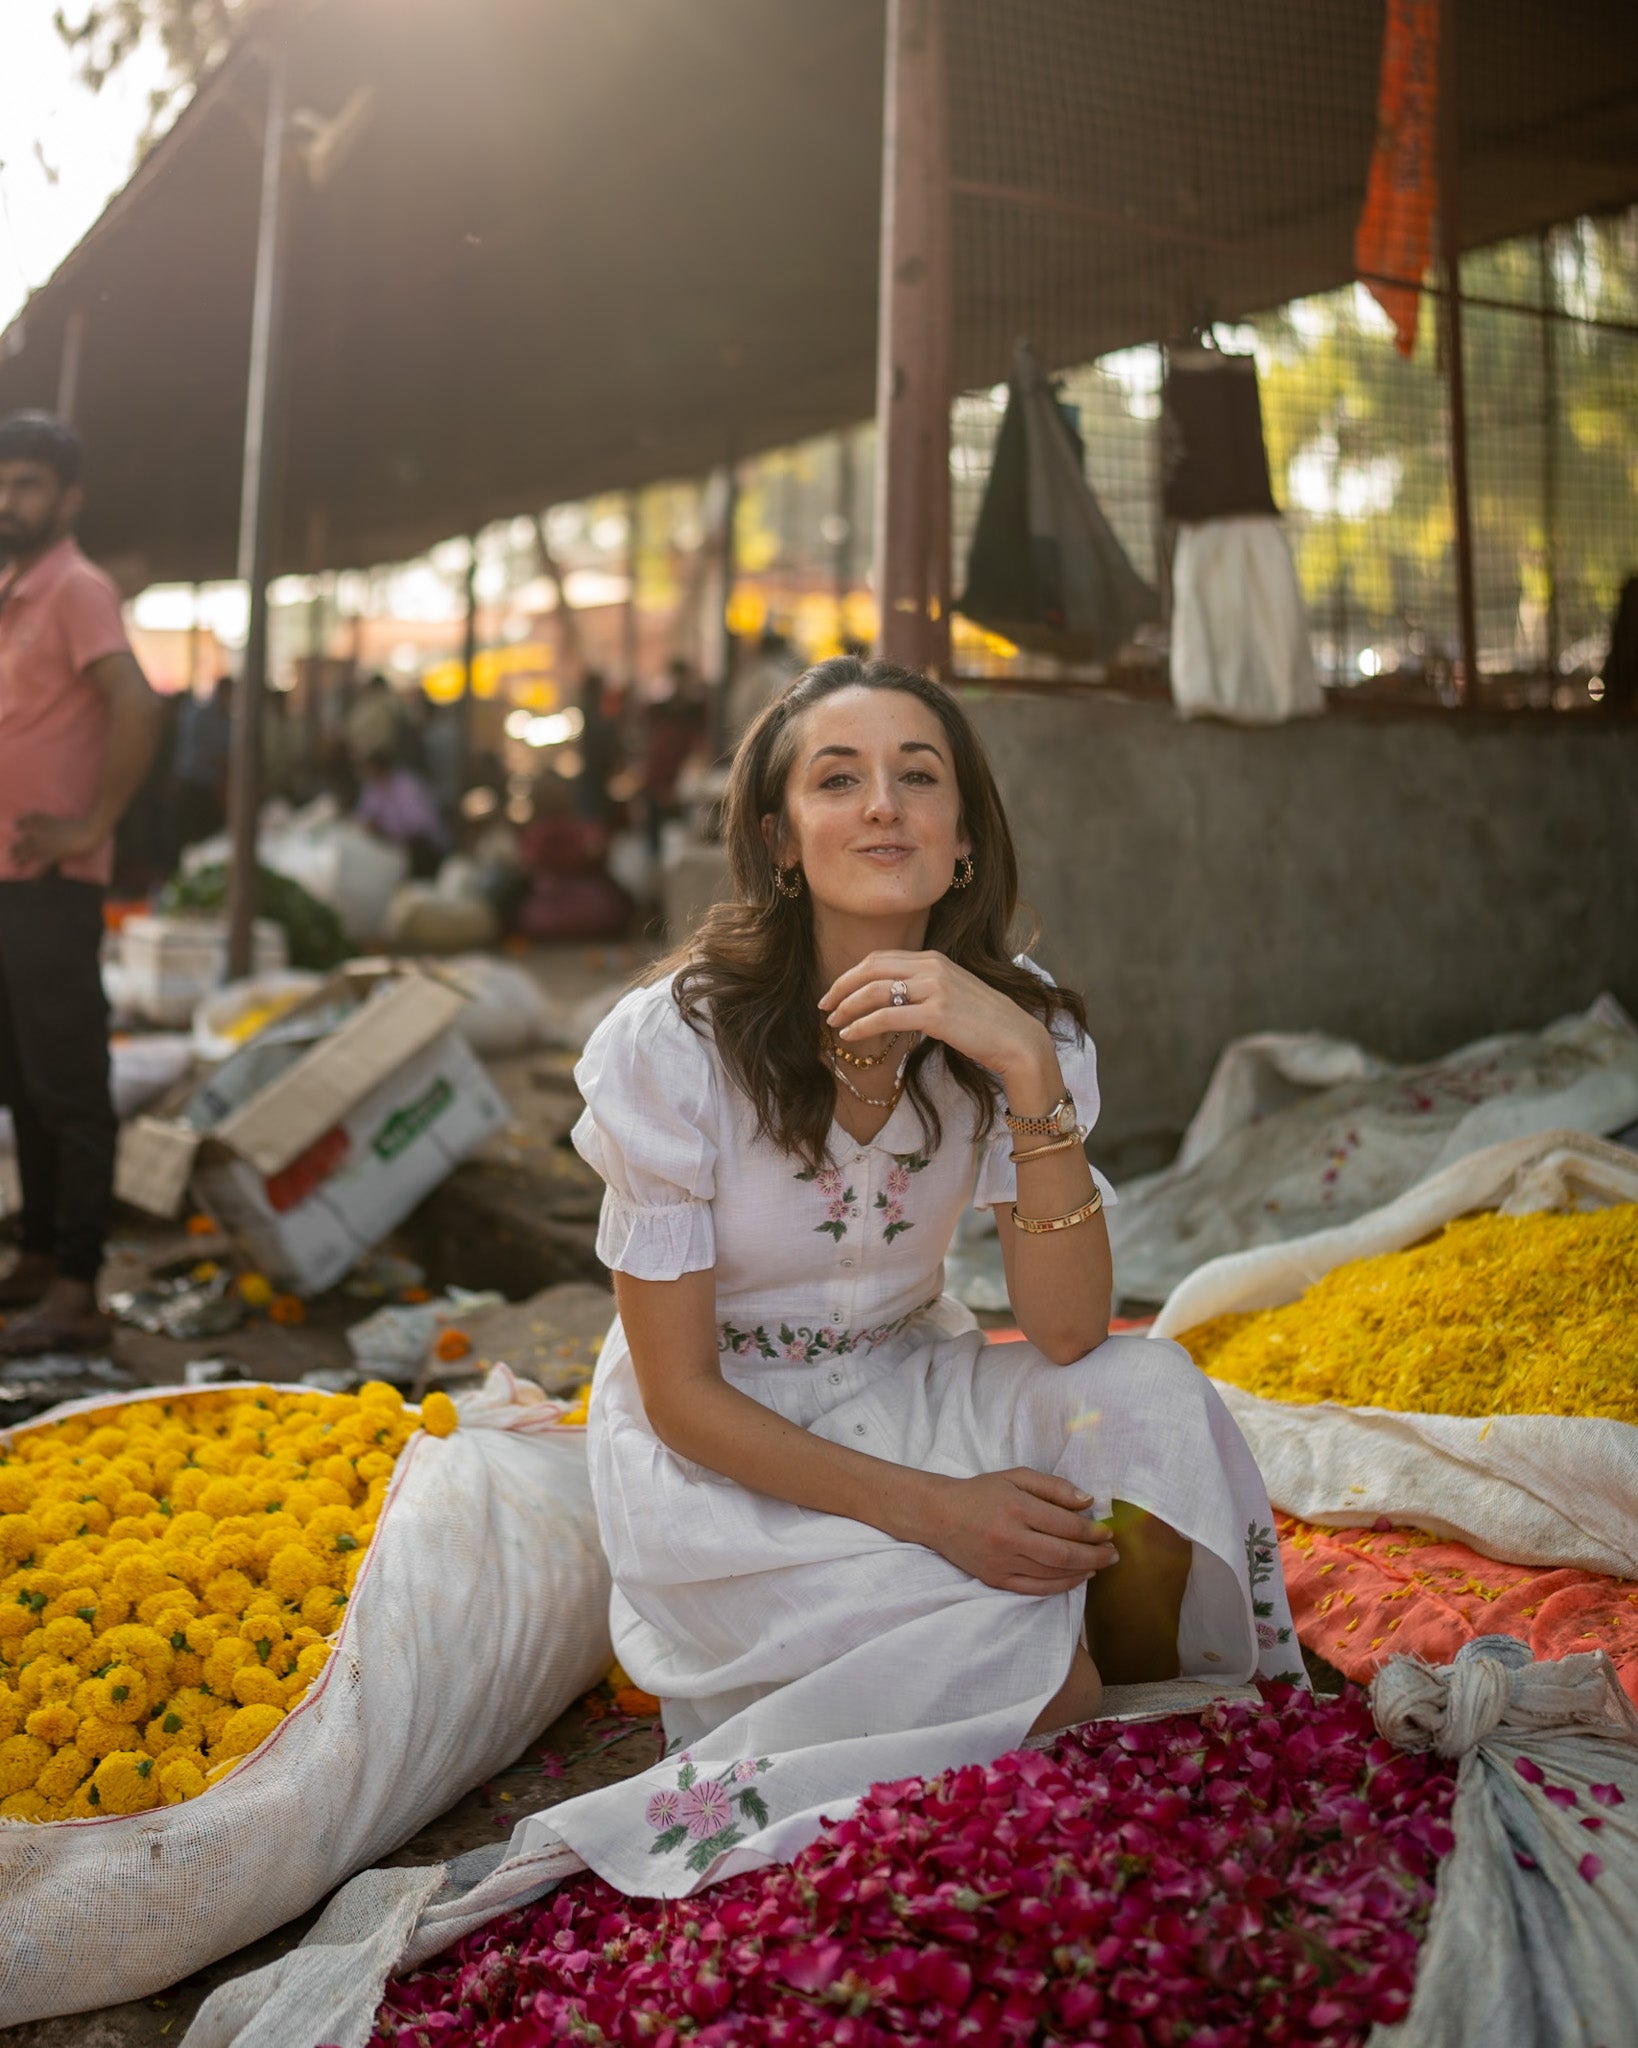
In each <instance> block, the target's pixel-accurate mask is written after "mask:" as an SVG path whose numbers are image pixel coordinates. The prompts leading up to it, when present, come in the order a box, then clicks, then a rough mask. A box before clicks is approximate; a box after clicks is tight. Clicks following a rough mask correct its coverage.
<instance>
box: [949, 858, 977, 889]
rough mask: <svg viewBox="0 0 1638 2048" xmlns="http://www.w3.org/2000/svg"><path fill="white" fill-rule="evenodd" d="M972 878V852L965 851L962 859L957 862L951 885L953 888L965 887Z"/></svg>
mask: <svg viewBox="0 0 1638 2048" xmlns="http://www.w3.org/2000/svg"><path fill="white" fill-rule="evenodd" d="M972 878H973V857H972V855H971V854H970V853H964V854H963V855H962V856H961V858H960V860H958V861H957V862H956V871H955V874H954V876H953V877H952V878H951V881H950V887H951V888H952V889H965V888H966V887H967V885H968V884H969V883H970V882H971V880H972Z"/></svg>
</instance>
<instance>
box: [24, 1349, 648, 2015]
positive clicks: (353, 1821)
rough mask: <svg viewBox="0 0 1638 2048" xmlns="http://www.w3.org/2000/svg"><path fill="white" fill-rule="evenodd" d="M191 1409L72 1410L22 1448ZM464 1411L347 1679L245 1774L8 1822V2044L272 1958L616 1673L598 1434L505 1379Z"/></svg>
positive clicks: (378, 1576)
mask: <svg viewBox="0 0 1638 2048" xmlns="http://www.w3.org/2000/svg"><path fill="white" fill-rule="evenodd" d="M235 1391H237V1389H235ZM247 1391H249V1390H248V1389H247ZM198 1392H199V1390H198V1389H193V1388H177V1387H169V1388H157V1389H154V1390H153V1391H152V1393H151V1394H149V1393H141V1394H136V1395H132V1394H124V1395H118V1396H114V1397H112V1398H108V1397H103V1398H99V1399H96V1400H91V1401H77V1402H71V1403H68V1404H66V1405H65V1406H63V1407H61V1408H58V1409H54V1410H53V1411H52V1412H51V1414H50V1416H49V1417H46V1416H42V1417H39V1418H37V1419H36V1420H35V1421H34V1422H32V1423H30V1424H27V1425H25V1427H27V1428H38V1427H39V1425H40V1423H41V1422H44V1421H47V1420H50V1421H56V1420H60V1419H61V1418H62V1417H64V1416H67V1415H71V1414H83V1413H87V1412H89V1411H91V1410H93V1409H96V1408H106V1407H111V1406H122V1405H125V1404H127V1403H129V1402H131V1401H132V1400H134V1399H150V1398H151V1399H154V1400H175V1399H179V1398H183V1397H186V1396H187V1395H189V1394H197V1393H198ZM459 1406H460V1408H461V1426H460V1428H459V1429H458V1430H457V1431H456V1432H455V1434H454V1435H453V1436H449V1437H444V1438H434V1437H429V1436H426V1435H424V1434H421V1433H417V1434H416V1435H415V1436H413V1437H412V1438H411V1439H410V1441H409V1443H408V1444H407V1445H406V1446H405V1448H404V1450H403V1452H402V1453H401V1454H400V1456H399V1460H398V1466H397V1470H396V1471H395V1472H394V1474H393V1480H392V1485H391V1488H390V1489H389V1491H388V1494H387V1499H386V1503H385V1505H384V1507H383V1509H382V1512H381V1516H380V1520H379V1524H378V1526H377V1530H376V1534H375V1538H374V1541H373V1542H372V1543H371V1545H370V1550H369V1554H368V1556H367V1558H366V1560H365V1563H364V1566H363V1569H362V1570H361V1571H360V1572H359V1575H358V1579H357V1581H356V1583H355V1585H354V1588H353V1594H352V1598H351V1599H350V1600H349V1602H348V1604H347V1609H346V1618H345V1620H344V1622H343V1625H342V1629H341V1634H340V1638H339V1640H338V1642H337V1644H336V1648H335V1650H334V1652H333V1654H332V1656H331V1658H330V1661H329V1662H328V1663H327V1664H326V1666H325V1668H324V1670H323V1672H322V1673H321V1675H320V1677H319V1679H318V1681H317V1683H316V1684H315V1686H314V1687H313V1689H312V1690H311V1691H310V1692H309V1693H308V1694H307V1696H306V1697H305V1698H304V1699H303V1700H302V1701H301V1703H300V1705H299V1706H297V1707H296V1708H294V1709H293V1710H292V1711H291V1713H290V1714H289V1715H287V1716H286V1718H285V1719H284V1720H283V1721H282V1722H281V1723H280V1724H279V1726H278V1727H277V1728H276V1729H275V1730H274V1731H273V1733H272V1734H271V1735H270V1736H269V1737H268V1739H267V1740H266V1742H264V1743H263V1744H262V1746H261V1748H260V1749H258V1750H256V1751H255V1752H254V1753H253V1754H252V1755H251V1756H250V1757H248V1758H247V1759H246V1761H245V1762H244V1763H243V1764H241V1765H240V1766H239V1768H238V1769H237V1770H235V1771H234V1772H233V1773H232V1774H231V1775H230V1776H228V1777H227V1778H225V1779H223V1780H222V1781H221V1782H219V1783H218V1784H216V1785H213V1786H211V1787H210V1788H209V1789H208V1790H207V1791H205V1792H203V1793H201V1794H200V1795H199V1797H198V1798H197V1799H190V1800H186V1801H184V1802H183V1803H182V1804H181V1805H180V1806H170V1807H161V1808H159V1809H158V1810H157V1811H155V1812H152V1813H142V1814H130V1815H122V1816H116V1817H111V1818H109V1819H105V1820H65V1821H48V1822H43V1823H42V1822H36V1823H30V1822H23V1821H11V1822H6V1821H0V2026H14V2025H16V2024H18V2023H19V2022H21V2021H24V2020H34V2019H43V2018H47V2017H49V2016H52V2015H54V2014H58V2013H68V2012H83V2011H86V2010H88V2009H89V2008H92V2007H96V2006H103V2005H113V2004H117V2003H119V2002H120V2001H122V2000H124V1999H130V1998H140V1997H144V1996H146V1995H148V1994H149V1993H152V1992H155V1991H159V1990H162V1989H163V1988H164V1987H165V1986H166V1985H168V1984H173V1983H175V1982H177V1981H178V1980H179V1979H180V1978H182V1977H185V1976H187V1975H188V1974H189V1973H190V1972H191V1971H194V1970H197V1969H200V1968H202V1967H203V1966H204V1965H205V1964H206V1963H210V1962H213V1961H215V1960H217V1959H218V1958H219V1957H221V1956H224V1955H227V1954H230V1953H231V1952H232V1951H233V1950H234V1949H237V1948H242V1947H243V1946H244V1945H245V1944H246V1943H247V1942H251V1941H255V1940H258V1939H259V1938H260V1937H261V1936H262V1935H264V1934H267V1933H269V1932H271V1930H272V1929H274V1928H275V1927H278V1926H281V1925H282V1924H283V1923H284V1922H285V1921H286V1920H289V1919H291V1918H292V1917H293V1916H294V1915H296V1914H298V1913H302V1912H305V1911H306V1910H307V1908H308V1907H309V1906H311V1905H313V1904H314V1902H315V1901H316V1900H318V1899H320V1898H322V1897H323V1896H324V1894H325V1893H326V1892H328V1891H329V1890H331V1889H332V1887H334V1886H335V1885H337V1884H339V1883H340V1882H341V1881H342V1880H343V1879H344V1878H347V1877H350V1876H351V1875H352V1873H353V1872H354V1871H356V1870H359V1869H362V1868H363V1867H364V1866H365V1865H367V1864H370V1863H373V1862H375V1861H377V1860H378V1859H379V1858H380V1857H381V1856H384V1855H386V1854H388V1853H389V1852H390V1851H392V1850H393V1849H395V1848H397V1847H398V1846H399V1845H400V1844H401V1843H403V1842H405V1841H407V1840H408V1839H409V1838H410V1836H412V1835H413V1834H415V1833H416V1831H417V1830H418V1829H420V1828H422V1827H423V1826H425V1825H426V1823H427V1822H428V1821H429V1820H432V1819H433V1818H435V1817H436V1816H437V1815H438V1814H440V1813H442V1812H443V1811H444V1810H445V1809H446V1808H448V1807H449V1806H450V1805H452V1804H453V1803H454V1801H455V1800H457V1799H459V1798H460V1797H461V1796H462V1795H463V1794H464V1793H466V1792H468V1791H469V1790H470V1789H471V1788H472V1787H473V1786H474V1785H477V1784H480V1783H482V1781H483V1780H484V1779H485V1778H486V1777H488V1776H489V1775H490V1774H491V1773H492V1772H494V1771H496V1770H498V1769H500V1768H501V1767H502V1766H503V1765H505V1764H507V1763H509V1762H510V1761H511V1760H512V1758H513V1757H515V1756H516V1755H517V1753H518V1751H519V1750H520V1749H521V1748H522V1747H523V1745H524V1744H525V1743H526V1742H527V1741H528V1740H529V1738H530V1737H531V1736H532V1735H534V1734H536V1733H538V1732H539V1731H540V1730H541V1729H543V1728H544V1727H545V1726H546V1725H547V1724H548V1722H550V1721H551V1720H552V1719H553V1718H554V1717H555V1716H556V1715H557V1714H559V1713H561V1712H562V1710H563V1709H564V1707H565V1706H567V1705H568V1703H569V1702H570V1701H571V1700H572V1699H574V1698H575V1697H576V1695H577V1694H579V1693H581V1692H584V1691H585V1690H586V1688H587V1687H588V1686H589V1685H591V1684H593V1683H594V1682H595V1681H596V1680H597V1679H598V1678H600V1677H601V1676H602V1674H603V1673H604V1672H605V1671H606V1670H607V1669H608V1667H609V1662H610V1659H611V1656H612V1651H611V1649H610V1645H609V1635H608V1598H609V1578H608V1568H607V1566H606V1564H605V1563H604V1560H603V1554H602V1550H601V1548H600V1546H599V1543H598V1539H597V1529H596V1523H595V1520H594V1518H593V1514H592V1505H591V1489H590V1486H589V1483H588V1481H587V1476H586V1457H585V1439H584V1437H583V1435H582V1434H581V1433H580V1432H579V1431H568V1430H555V1429H553V1428H551V1426H550V1425H551V1423H552V1421H553V1418H554V1417H555V1416H556V1414H557V1413H558V1412H559V1409H558V1407H557V1406H556V1404H551V1403H547V1404H544V1405H543V1404H542V1403H541V1400H540V1396H539V1393H538V1390H537V1389H535V1388H532V1387H528V1386H520V1385H519V1383H518V1382H517V1381H516V1380H514V1379H513V1377H512V1375H511V1374H510V1373H509V1372H507V1371H506V1369H505V1368H504V1367H498V1368H497V1369H496V1371H495V1372H493V1373H492V1374H491V1375H490V1378H489V1380H488V1381H487V1382H486V1384H485V1386H484V1388H483V1389H482V1390H481V1392H480V1393H479V1394H478V1395H476V1396H473V1397H468V1398H466V1399H464V1400H463V1401H462V1402H461V1403H460V1404H459ZM5 1434H7V1435H9V1434H10V1433H9V1432H7V1433H5ZM0 1440H3V1438H0Z"/></svg>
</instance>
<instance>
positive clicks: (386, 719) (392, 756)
mask: <svg viewBox="0 0 1638 2048" xmlns="http://www.w3.org/2000/svg"><path fill="white" fill-rule="evenodd" d="M403 736H404V717H403V712H402V710H401V708H400V706H399V702H398V697H397V694H396V692H395V691H394V690H393V687H392V684H391V683H389V682H388V681H387V679H386V677H385V676H384V675H380V674H376V675H373V676H370V677H369V678H368V679H367V680H366V681H365V684H364V687H363V689H361V690H360V691H359V693H358V695H357V696H356V697H355V698H354V699H353V701H352V703H351V704H350V705H349V706H348V708H347V751H348V752H349V753H350V754H351V755H352V757H353V767H354V768H355V770H356V771H357V773H358V776H359V779H360V781H362V780H363V779H364V766H365V763H366V762H367V761H368V760H369V759H370V757H371V755H372V754H385V755H386V756H387V757H388V759H389V760H393V761H396V760H397V759H398V758H399V751H400V748H401V746H402V742H403Z"/></svg>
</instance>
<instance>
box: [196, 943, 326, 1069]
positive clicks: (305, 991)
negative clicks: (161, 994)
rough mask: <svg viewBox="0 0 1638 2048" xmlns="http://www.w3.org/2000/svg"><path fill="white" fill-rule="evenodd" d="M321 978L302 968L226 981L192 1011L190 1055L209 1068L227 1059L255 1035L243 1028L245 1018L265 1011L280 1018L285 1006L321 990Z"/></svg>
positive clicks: (269, 1018)
mask: <svg viewBox="0 0 1638 2048" xmlns="http://www.w3.org/2000/svg"><path fill="white" fill-rule="evenodd" d="M325 978H326V977H325V976H324V975H322V974H313V973H310V972H308V971H307V970H305V969H303V968H299V967H286V968H281V969H280V970H279V971H278V972H277V973H276V974H252V975H249V976H247V977H246V979H245V980H243V981H230V982H229V983H228V984H227V986H226V987H225V988H219V989H217V991H216V992H215V994H214V995H208V996H206V998H205V1000H204V1001H203V1002H202V1003H201V1004H200V1005H199V1007H198V1009H197V1010H195V1011H194V1013H193V1050H194V1052H195V1053H197V1055H198V1056H199V1058H200V1059H202V1060H205V1061H207V1062H208V1063H209V1064H210V1065H212V1066H218V1065H220V1063H221V1062H222V1061H223V1060H226V1059H231V1058H232V1057H233V1055H234V1054H235V1053H236V1052H237V1051H238V1050H239V1048H240V1047H241V1046H242V1045H245V1044H246V1043H248V1041H249V1040H250V1039H251V1038H253V1037H254V1036H255V1032H254V1031H247V1030H246V1029H245V1028H244V1027H245V1023H246V1021H247V1019H250V1018H252V1017H254V1015H255V1014H256V1012H258V1011H262V1010H268V1009H273V1010H274V1011H276V1012H277V1013H278V1014H281V1015H282V1013H283V1010H284V1009H285V1008H286V1007H293V1006H294V1005H295V1004H296V1003H299V1002H301V1001H302V1000H303V999H304V998H305V997H307V996H310V995H311V994H312V993H313V991H314V989H316V988H320V987H322V986H323V984H324V981H325ZM273 1021H274V1018H273V1017H266V1018H264V1019H263V1025H265V1024H269V1023H272V1022H273ZM263 1025H259V1026H258V1027H257V1029H261V1028H263Z"/></svg>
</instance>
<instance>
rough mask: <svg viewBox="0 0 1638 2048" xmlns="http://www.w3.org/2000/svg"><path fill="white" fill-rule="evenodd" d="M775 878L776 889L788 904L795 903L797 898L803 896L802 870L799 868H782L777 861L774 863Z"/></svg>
mask: <svg viewBox="0 0 1638 2048" xmlns="http://www.w3.org/2000/svg"><path fill="white" fill-rule="evenodd" d="M773 878H774V887H775V888H776V889H777V890H778V891H779V893H780V895H781V896H783V897H784V898H785V900H786V901H787V902H788V903H794V902H795V901H796V899H797V897H798V896H800V895H801V893H802V870H801V869H800V868H799V867H795V866H791V867H788V868H782V867H781V866H780V865H779V863H778V862H777V861H776V862H775V863H774V871H773Z"/></svg>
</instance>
